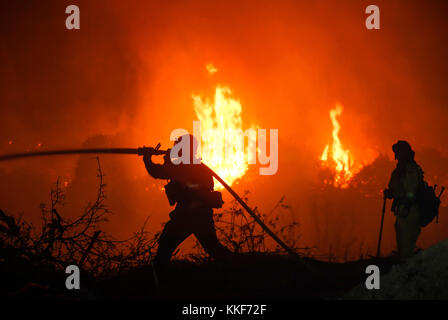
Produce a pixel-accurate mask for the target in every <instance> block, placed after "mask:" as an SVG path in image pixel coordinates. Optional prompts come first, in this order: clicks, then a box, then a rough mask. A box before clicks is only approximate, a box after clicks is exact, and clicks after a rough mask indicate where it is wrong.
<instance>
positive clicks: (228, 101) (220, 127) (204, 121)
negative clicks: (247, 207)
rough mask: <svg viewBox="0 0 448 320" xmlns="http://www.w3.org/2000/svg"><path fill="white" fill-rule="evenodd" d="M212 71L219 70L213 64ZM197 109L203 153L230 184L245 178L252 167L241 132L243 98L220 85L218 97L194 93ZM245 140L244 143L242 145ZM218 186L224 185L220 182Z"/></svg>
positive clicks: (203, 158)
mask: <svg viewBox="0 0 448 320" xmlns="http://www.w3.org/2000/svg"><path fill="white" fill-rule="evenodd" d="M207 70H208V71H209V72H210V73H214V72H216V70H217V69H216V68H214V67H213V66H212V65H211V64H209V65H207ZM192 98H193V104H194V110H195V112H196V115H197V117H198V119H199V120H200V121H201V135H202V141H201V157H202V160H203V161H204V163H206V164H207V165H208V166H210V167H211V168H212V169H213V170H215V171H216V173H217V174H218V175H219V176H220V177H222V178H223V179H224V180H225V181H226V182H227V183H228V184H229V185H232V183H234V182H235V181H236V180H237V179H238V178H241V177H242V176H243V175H244V174H245V173H246V171H247V169H248V159H247V156H246V153H245V152H244V140H243V141H241V136H240V133H241V132H242V129H243V121H242V117H241V112H242V107H241V103H240V101H239V100H237V99H234V98H232V91H231V90H230V89H229V88H228V87H227V86H221V85H217V86H216V89H215V96H214V100H213V101H210V100H209V99H208V98H207V99H205V100H203V99H202V97H201V96H199V95H194V94H193V95H192ZM241 142H242V143H243V146H241ZM216 188H217V189H222V188H223V187H222V185H221V184H220V183H217V184H216Z"/></svg>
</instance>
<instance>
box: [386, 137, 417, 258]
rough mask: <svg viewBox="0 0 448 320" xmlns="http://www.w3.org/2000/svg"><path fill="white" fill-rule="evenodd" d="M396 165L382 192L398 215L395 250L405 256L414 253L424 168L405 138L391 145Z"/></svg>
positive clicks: (402, 256) (407, 256)
mask: <svg viewBox="0 0 448 320" xmlns="http://www.w3.org/2000/svg"><path fill="white" fill-rule="evenodd" d="M392 150H393V152H394V153H395V159H396V160H397V166H396V168H395V169H394V171H393V172H392V175H391V178H390V181H389V186H388V189H386V190H384V195H385V197H387V198H388V199H393V203H392V212H394V215H395V216H396V217H397V218H396V221H395V233H396V242H397V250H398V253H399V255H400V257H401V258H402V259H403V260H406V259H407V258H409V257H410V256H412V255H413V253H414V250H415V245H416V242H417V239H418V236H419V235H420V230H421V227H420V207H419V204H418V191H419V187H420V185H421V183H423V171H422V169H421V168H420V166H419V165H418V164H417V163H416V162H415V160H414V154H415V153H414V151H413V150H412V148H411V146H410V145H409V143H408V142H406V141H403V140H399V141H398V142H397V143H395V144H394V145H393V146H392Z"/></svg>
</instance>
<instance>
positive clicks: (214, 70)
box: [205, 63, 218, 74]
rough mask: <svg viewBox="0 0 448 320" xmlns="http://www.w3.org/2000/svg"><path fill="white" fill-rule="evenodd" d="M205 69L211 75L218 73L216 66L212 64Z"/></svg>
mask: <svg viewBox="0 0 448 320" xmlns="http://www.w3.org/2000/svg"><path fill="white" fill-rule="evenodd" d="M205 68H206V69H207V71H208V73H209V74H213V73H216V72H218V69H216V68H215V66H214V65H213V64H211V63H209V64H208V65H207V66H206V67H205Z"/></svg>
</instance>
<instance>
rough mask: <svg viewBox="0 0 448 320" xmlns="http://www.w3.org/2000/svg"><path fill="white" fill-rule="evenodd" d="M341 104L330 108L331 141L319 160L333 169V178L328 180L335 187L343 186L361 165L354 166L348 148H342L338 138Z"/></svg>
mask: <svg viewBox="0 0 448 320" xmlns="http://www.w3.org/2000/svg"><path fill="white" fill-rule="evenodd" d="M342 110H343V108H342V106H340V105H337V106H336V108H335V109H332V110H330V118H331V123H332V124H333V134H332V138H333V142H332V144H331V145H329V144H327V145H326V147H325V149H324V151H323V153H322V156H321V157H320V160H321V161H322V164H323V166H325V167H327V168H330V169H332V170H333V171H334V180H333V181H332V182H330V183H331V184H333V185H334V186H335V187H341V188H345V187H347V186H348V182H349V181H350V179H351V178H352V177H353V176H354V175H355V174H356V173H357V172H359V170H360V169H361V167H362V166H355V164H354V161H353V158H352V156H351V154H350V151H349V150H346V149H344V148H343V146H342V143H341V140H340V139H339V131H340V129H341V126H340V124H339V122H338V120H337V117H339V116H340V115H341V113H342Z"/></svg>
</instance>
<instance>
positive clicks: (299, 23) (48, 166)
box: [0, 0, 448, 251]
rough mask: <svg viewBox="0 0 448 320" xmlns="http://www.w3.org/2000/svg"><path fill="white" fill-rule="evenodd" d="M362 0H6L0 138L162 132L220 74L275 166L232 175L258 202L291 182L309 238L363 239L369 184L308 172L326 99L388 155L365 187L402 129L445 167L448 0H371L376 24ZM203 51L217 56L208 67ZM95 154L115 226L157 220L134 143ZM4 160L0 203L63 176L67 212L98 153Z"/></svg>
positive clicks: (324, 123) (43, 192)
mask: <svg viewBox="0 0 448 320" xmlns="http://www.w3.org/2000/svg"><path fill="white" fill-rule="evenodd" d="M70 4H76V5H78V6H79V8H80V11H81V29H80V30H67V29H66V28H65V19H66V17H67V15H66V14H65V8H66V6H67V5H70ZM369 4H371V3H370V2H367V1H312V2H310V1H225V2H218V1H50V0H48V1H30V0H27V1H24V0H18V1H2V3H1V4H0V17H1V18H0V108H1V111H0V112H1V116H0V127H1V131H0V153H10V152H22V151H26V150H38V149H45V148H48V149H53V148H77V147H83V146H84V147H87V146H89V147H93V146H115V147H137V146H142V145H155V144H156V143H157V142H162V145H163V146H167V145H168V144H169V143H170V142H169V134H170V132H171V130H173V129H175V128H186V129H188V130H191V129H192V121H193V120H196V116H195V114H194V110H193V103H192V98H191V95H192V94H200V95H201V96H203V97H210V98H211V97H212V94H213V90H214V87H215V86H216V85H217V84H222V85H226V86H228V87H229V88H230V89H231V90H232V94H233V97H235V98H237V99H239V100H240V101H241V104H242V106H243V121H244V126H246V127H248V126H249V125H251V124H256V125H258V126H259V127H261V128H267V129H269V128H275V129H279V170H278V173H277V174H276V175H274V176H259V175H257V174H256V172H257V170H250V172H249V173H248V174H246V176H245V177H244V179H242V180H241V181H240V182H239V183H238V184H236V185H235V188H236V189H237V190H238V191H242V190H250V191H251V199H250V201H251V203H252V204H253V205H256V206H258V207H259V208H260V209H261V210H263V209H264V210H270V209H271V208H272V207H273V206H274V205H275V203H276V202H277V201H278V199H279V198H280V197H281V196H283V195H285V197H286V199H289V202H290V204H291V206H292V207H293V208H294V209H295V210H294V212H295V214H296V216H297V219H298V220H299V221H301V227H302V239H303V241H304V242H307V244H310V245H316V246H321V247H323V248H324V249H323V251H325V250H327V249H328V246H329V245H331V244H335V243H340V246H341V247H343V246H344V243H347V242H350V243H352V242H356V245H353V246H357V245H358V244H359V243H365V245H366V246H368V245H369V243H370V244H371V243H374V242H375V239H374V238H375V232H376V225H375V226H373V225H372V224H374V223H375V222H376V220H375V219H376V218H377V216H378V214H379V212H378V210H379V209H378V208H379V207H380V206H381V204H379V203H380V202H381V199H380V198H378V199H374V198H372V197H370V198H369V197H368V198H367V199H368V200H365V199H364V198H362V197H364V196H363V195H362V192H364V191H365V190H366V189H365V188H364V187H363V188H364V189H362V190H361V189H359V190H358V189H357V190H355V191H356V192H355V191H353V190H352V191H340V190H339V191H338V190H336V191H334V190H333V191H329V190H327V189H326V190H323V189H321V188H319V187H316V185H318V184H319V161H318V158H319V156H320V154H321V153H322V150H323V148H324V147H325V145H326V144H328V143H329V142H330V141H331V130H332V125H331V121H330V118H329V111H330V109H332V108H334V106H335V105H336V104H341V105H342V106H343V107H344V110H343V113H342V115H341V117H340V123H341V132H340V137H341V141H342V143H343V145H344V146H345V147H346V148H348V149H350V151H351V152H352V154H353V156H354V158H355V160H356V161H358V162H360V163H363V162H366V164H368V163H370V164H371V163H372V162H373V161H374V159H376V158H377V157H378V156H380V155H382V156H384V157H385V158H380V159H388V160H384V161H383V162H381V161H380V162H375V165H374V166H373V168H374V169H370V171H366V172H370V173H369V174H366V175H368V176H369V179H370V180H369V181H375V183H373V182H370V186H371V187H370V188H369V187H366V188H367V190H369V194H370V195H372V194H379V191H380V189H381V186H384V185H385V184H386V183H387V179H388V177H389V174H390V170H392V168H393V158H392V154H391V145H392V144H393V143H394V142H396V140H398V139H405V140H408V141H409V142H410V143H411V145H412V146H413V147H414V149H415V150H416V154H417V160H418V161H420V162H421V164H422V166H423V169H424V170H425V173H426V176H427V177H428V179H431V180H432V181H438V182H439V183H443V182H444V181H447V180H444V179H446V174H445V173H444V172H445V171H446V165H447V164H448V163H447V161H446V159H447V153H448V150H447V147H446V140H447V139H448V133H447V130H446V129H445V126H446V123H447V120H448V117H447V116H448V109H447V106H446V103H447V101H448V91H447V90H446V74H447V72H448V62H447V59H446V58H447V57H448V48H447V43H448V39H447V38H448V35H447V32H446V30H447V27H448V25H447V24H448V22H447V21H446V18H445V16H446V12H448V11H447V10H448V4H447V3H446V2H445V1H395V0H393V1H376V2H375V4H376V5H378V6H379V8H380V19H381V20H380V21H381V22H380V27H381V29H380V30H367V29H366V28H365V24H364V23H365V18H366V16H367V15H366V14H365V13H364V11H365V8H366V7H367V5H369ZM208 63H213V64H214V65H215V66H216V67H217V68H218V70H219V71H218V72H217V73H216V75H214V76H213V77H210V75H208V74H207V72H206V70H205V66H206V64H208ZM101 163H102V167H103V169H104V172H105V173H106V177H105V179H106V182H107V187H108V203H109V205H110V207H111V209H112V210H113V211H114V212H115V213H114V215H113V217H111V219H110V220H111V221H110V229H111V230H113V231H114V232H117V233H119V232H121V233H120V235H122V234H129V233H130V232H132V231H133V230H135V229H136V228H137V226H138V225H139V224H140V223H141V222H142V221H144V220H145V218H146V217H147V216H148V215H150V216H151V217H153V218H154V219H155V221H156V222H157V223H155V224H154V228H155V230H156V229H157V228H158V227H159V224H158V223H159V222H162V221H166V219H167V217H168V216H167V213H168V211H169V210H170V208H169V206H168V204H167V201H166V199H165V198H164V194H163V191H161V190H160V188H161V187H162V186H163V182H161V181H154V180H151V179H150V178H149V177H148V176H147V174H146V173H145V171H144V167H143V165H142V163H141V159H138V158H132V157H122V158H119V157H101ZM369 168H372V167H369ZM0 175H1V181H0V191H1V194H0V207H2V208H5V209H7V210H9V211H11V212H16V213H20V212H24V213H26V214H27V215H29V216H31V217H34V216H38V206H39V203H40V202H43V201H47V198H48V194H49V191H50V188H51V186H52V183H53V182H54V181H55V180H56V179H57V177H61V178H62V179H65V180H66V181H69V187H68V189H67V205H66V210H67V214H69V212H70V214H75V213H76V212H77V211H79V210H82V208H83V206H85V204H86V203H87V202H88V201H92V198H94V196H95V194H94V193H95V188H96V161H95V159H93V158H92V157H58V158H53V159H50V158H48V159H38V160H32V161H30V160H27V161H18V162H15V163H8V164H5V163H4V164H0ZM363 190H364V191H363ZM340 192H346V193H344V196H341V195H340V194H339V193H340ZM351 192H352V193H351ZM366 192H367V191H366ZM338 199H343V201H342V200H338ZM332 208H334V209H332ZM319 217H320V218H319ZM341 217H345V218H344V219H348V220H349V221H350V222H349V221H347V222H346V223H345V226H347V227H346V229H343V225H342V226H341V225H340V224H338V223H337V221H338V219H339V218H341ZM347 217H348V218H347ZM344 221H345V220H344ZM389 222H390V224H392V222H391V221H389ZM336 225H338V226H337V227H336ZM348 225H350V226H352V227H348ZM341 228H342V229H341ZM434 228H436V227H434ZM437 228H439V229H437V230H441V229H440V227H437ZM366 230H369V231H368V232H367V231H366ZM374 230H375V231H374ZM389 231H390V234H391V237H390V241H389V246H387V245H386V247H387V248H389V249H390V250H392V247H393V239H392V231H391V230H389ZM363 234H364V235H366V237H367V238H366V239H362V235H363ZM437 234H438V237H442V236H446V233H445V234H443V232H442V231H440V232H438V233H437ZM341 235H342V236H341ZM344 235H345V238H344ZM339 238H341V239H339ZM386 239H387V236H386ZM436 240H437V238H431V241H436ZM428 241H429V240H428ZM335 246H336V245H335Z"/></svg>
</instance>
